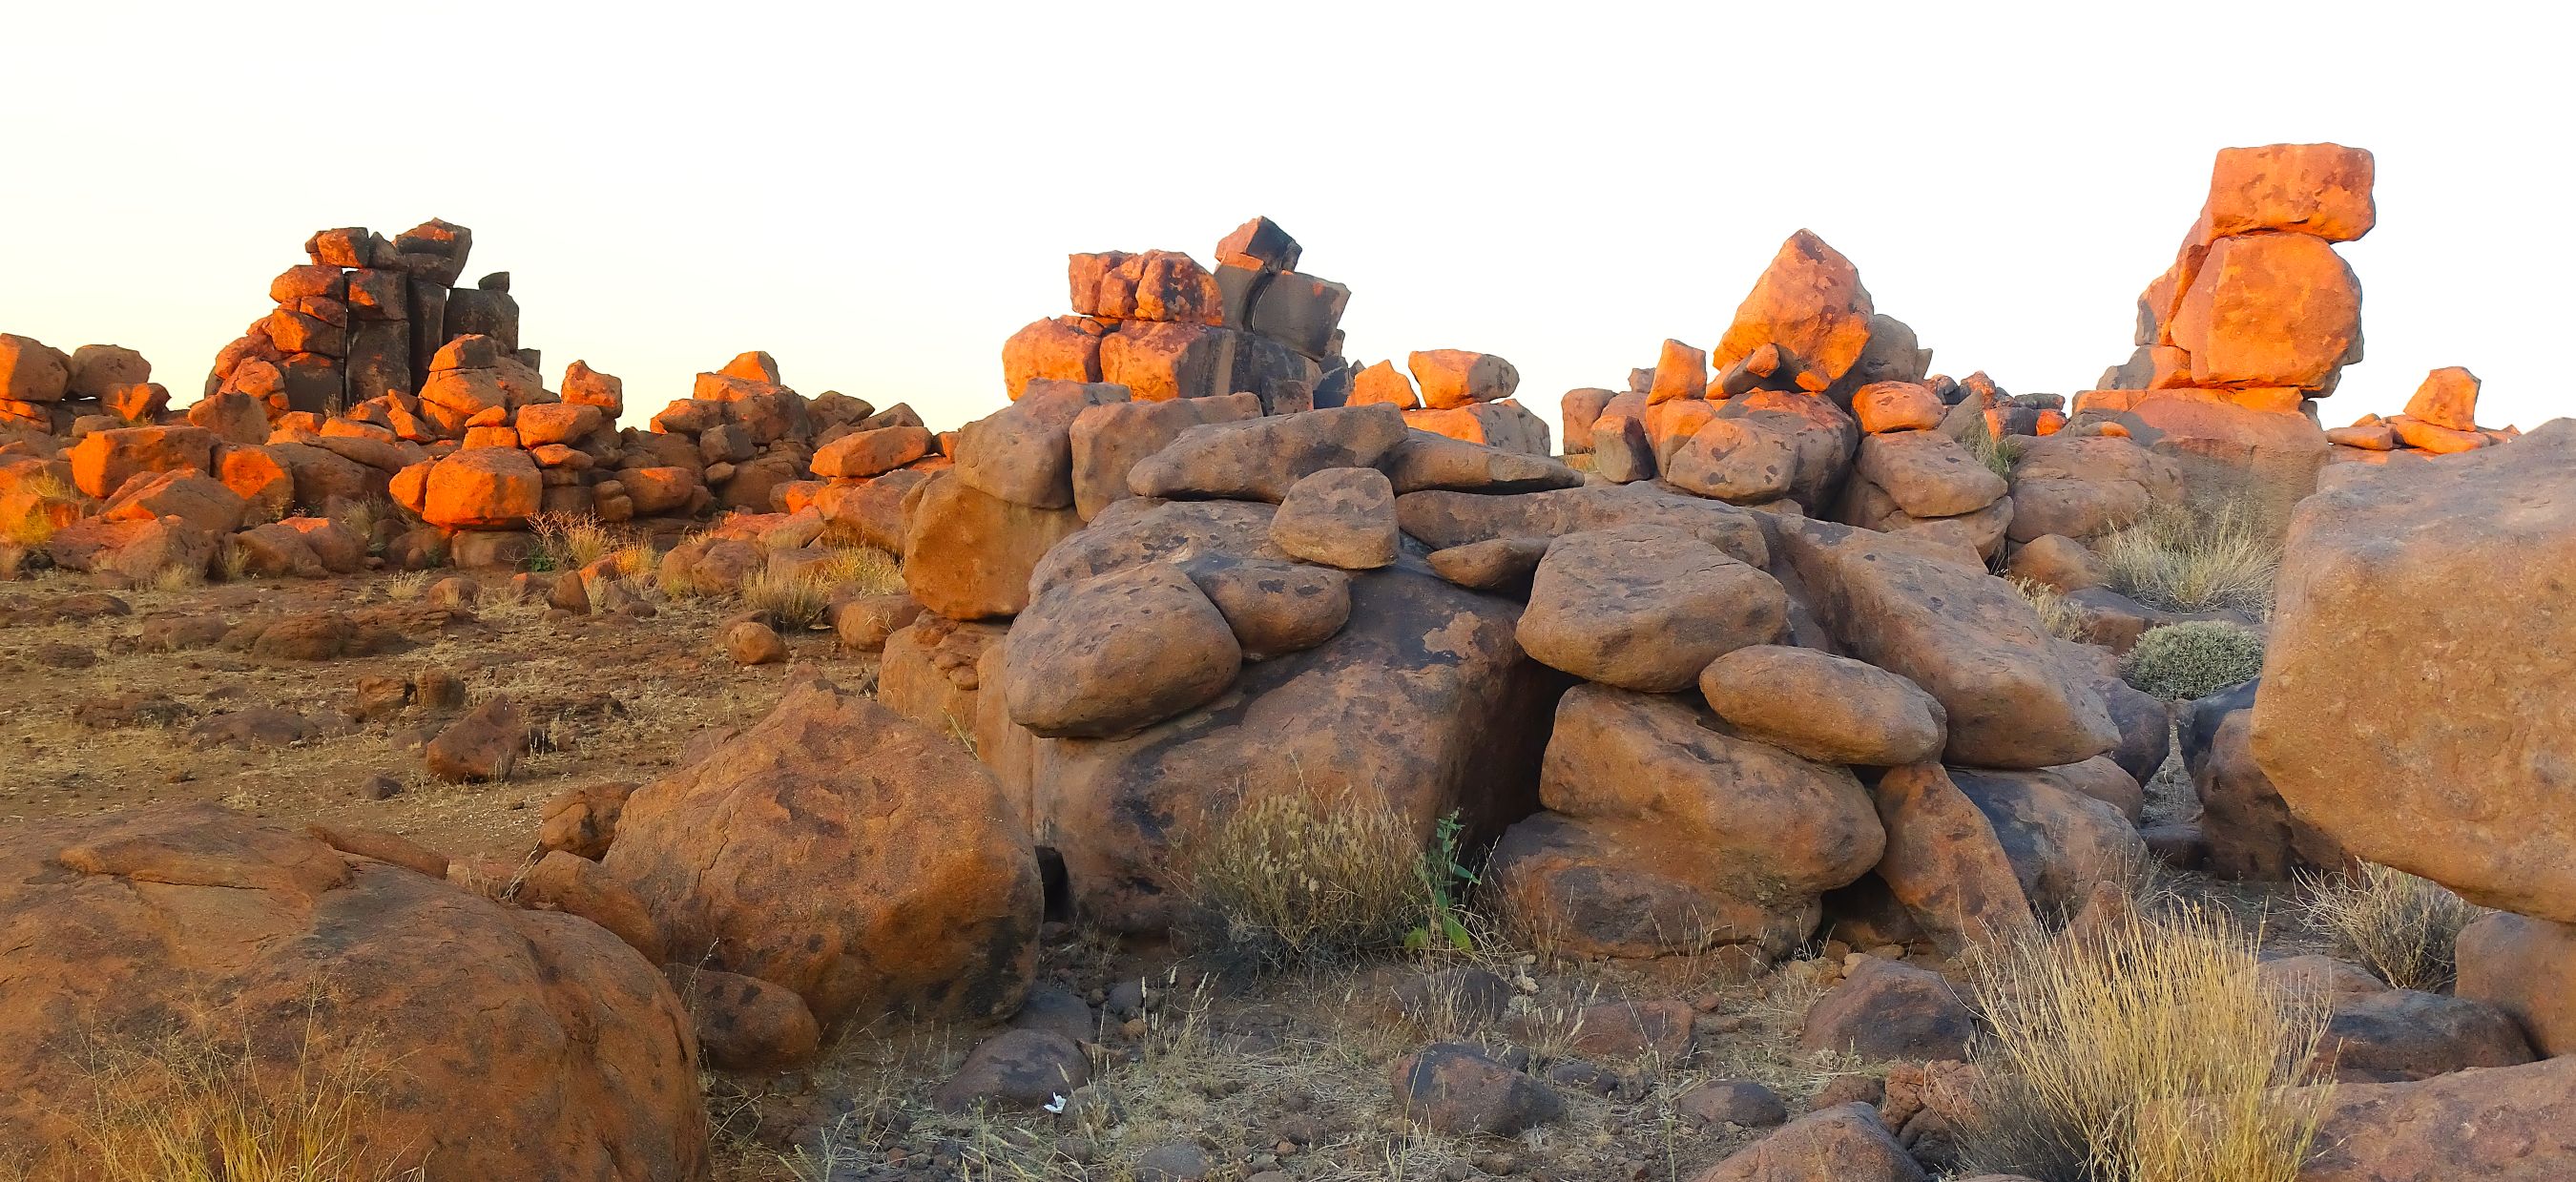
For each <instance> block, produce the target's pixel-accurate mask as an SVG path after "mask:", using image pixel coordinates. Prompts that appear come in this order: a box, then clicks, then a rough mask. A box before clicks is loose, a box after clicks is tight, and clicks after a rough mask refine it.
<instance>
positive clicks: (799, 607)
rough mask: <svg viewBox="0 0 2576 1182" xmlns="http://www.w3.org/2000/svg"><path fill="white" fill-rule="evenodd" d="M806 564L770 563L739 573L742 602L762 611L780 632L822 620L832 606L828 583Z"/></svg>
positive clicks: (795, 629)
mask: <svg viewBox="0 0 2576 1182" xmlns="http://www.w3.org/2000/svg"><path fill="white" fill-rule="evenodd" d="M817 565H820V564H808V565H805V566H799V567H795V568H793V569H781V568H780V567H779V566H778V565H775V564H773V565H770V566H765V567H762V568H761V569H759V570H756V571H753V572H751V573H750V574H748V575H745V576H743V580H742V589H741V594H742V604H743V606H744V607H748V608H751V609H753V610H755V611H759V612H761V613H764V614H766V615H767V616H768V617H769V620H770V622H771V623H772V624H775V625H776V626H777V627H778V630H779V631H781V632H799V631H803V630H805V629H807V628H811V627H813V626H814V625H815V624H816V623H817V622H819V621H820V620H822V618H823V613H824V612H825V611H827V610H829V609H830V608H831V606H832V585H831V584H830V583H829V582H827V581H825V579H824V578H823V577H822V572H820V571H818V570H815V569H814V567H815V566H817Z"/></svg>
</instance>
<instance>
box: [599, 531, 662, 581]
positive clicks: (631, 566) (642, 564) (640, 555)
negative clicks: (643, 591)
mask: <svg viewBox="0 0 2576 1182" xmlns="http://www.w3.org/2000/svg"><path fill="white" fill-rule="evenodd" d="M608 557H609V558H610V559H612V560H614V561H615V563H616V564H617V577H619V578H621V579H627V580H630V581H645V580H649V579H650V577H651V576H652V574H653V571H654V568H655V567H657V566H659V565H661V561H662V556H661V555H660V554H657V553H655V552H654V551H653V543H651V542H649V541H646V540H644V539H642V538H638V539H636V540H634V541H631V542H628V543H626V544H625V545H622V546H619V547H618V548H616V549H614V550H611V551H609V552H608Z"/></svg>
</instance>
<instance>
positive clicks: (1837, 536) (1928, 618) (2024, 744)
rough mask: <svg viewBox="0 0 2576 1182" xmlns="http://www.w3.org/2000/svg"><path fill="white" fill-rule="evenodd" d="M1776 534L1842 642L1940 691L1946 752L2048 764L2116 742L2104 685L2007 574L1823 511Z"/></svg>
mask: <svg viewBox="0 0 2576 1182" xmlns="http://www.w3.org/2000/svg"><path fill="white" fill-rule="evenodd" d="M1780 544H1781V546H1782V548H1783V549H1784V550H1786V551H1787V557H1788V559H1789V562H1790V564H1791V565H1792V567H1794V569H1795V570H1796V571H1797V574H1798V578H1799V580H1800V581H1801V582H1802V583H1804V584H1805V587H1806V591H1807V599H1808V604H1809V606H1810V607H1812V608H1813V609H1814V610H1815V613H1816V617H1817V619H1818V620H1819V621H1820V622H1822V623H1823V625H1824V626H1825V628H1826V629H1827V630H1828V631H1830V632H1831V633H1833V635H1834V638H1835V639H1836V640H1837V641H1839V642H1841V644H1842V645H1843V647H1844V649H1845V650H1846V651H1848V652H1850V653H1851V654H1852V655H1853V656H1855V657H1858V658H1860V659H1862V660H1865V661H1867V662H1869V663H1870V664H1872V665H1876V666H1878V667H1879V668H1881V669H1886V670H1888V671H1890V672H1893V673H1897V674H1900V675H1902V676H1904V677H1905V678H1906V679H1908V680H1910V681H1912V682H1913V683H1914V684H1915V685H1917V686H1920V687H1922V689H1923V691H1924V692H1926V693H1929V694H1931V695H1932V697H1933V698H1934V699H1936V700H1938V701H1939V702H1940V703H1941V708H1942V710H1943V711H1944V712H1945V713H1946V714H1947V715H1948V721H1949V729H1950V737H1949V745H1948V746H1947V748H1945V750H1946V752H1947V756H1948V758H1949V760H1950V761H1951V762H1954V763H1967V764H1974V765H1977V766H1982V767H2051V766H2054V765H2057V764H2063V763H2075V762H2078V761H2080V760H2085V759H2090V758H2092V757H2094V756H2096V755H2100V754H2102V753H2104V752H2107V751H2110V750H2111V749H2112V748H2114V747H2115V746H2117V745H2118V744H2119V741H2120V732H2119V730H2118V728H2116V727H2115V726H2114V725H2113V724H2112V722H2111V717H2110V713H2109V710H2108V708H2107V707H2106V706H2105V705H2104V703H2103V701H2102V695H2101V694H2100V693H2098V692H2096V691H2095V690H2094V689H2093V687H2092V686H2091V685H2090V684H2088V683H2087V682H2086V681H2085V680H2084V679H2082V678H2079V677H2077V676H2075V675H2074V674H2073V672H2072V671H2071V670H2070V669H2069V668H2068V666H2067V665H2066V663H2065V662H2064V661H2063V660H2061V659H2060V657H2059V654H2058V651H2057V647H2056V643H2055V641H2054V640H2053V639H2052V638H2051V637H2050V636H2049V634H2048V632H2047V630H2046V629H2044V628H2043V627H2041V625H2040V622H2039V616H2038V614H2037V613H2036V612H2034V611H2032V610H2031V607H2030V605H2029V604H2028V603H2026V602H2024V601H2023V600H2022V599H2021V597H2020V596H2018V595H2016V594H2014V593H2013V591H2012V589H2011V588H2010V587H2008V586H2006V585H2005V584H2004V582H2003V580H2001V579H1997V578H1994V577H1993V576H1991V575H1987V574H1985V573H1983V572H1982V571H1976V570H1970V569H1965V568H1962V567H1959V566H1956V565H1953V564H1950V563H1946V562H1941V561H1937V560H1934V559H1930V558H1926V557H1923V556H1920V555H1918V554H1915V553H1912V552H1910V551H1909V550H1907V549H1905V548H1904V547H1903V546H1902V545H1900V544H1895V543H1891V542H1889V541H1887V540H1885V539H1883V538H1881V537H1879V536H1878V535H1876V534H1873V533H1870V532H1868V531H1866V530H1856V529H1851V528H1849V527H1845V526H1839V525H1833V524H1830V523H1826V522H1815V521H1799V522H1784V523H1783V527H1782V529H1781V530H1780Z"/></svg>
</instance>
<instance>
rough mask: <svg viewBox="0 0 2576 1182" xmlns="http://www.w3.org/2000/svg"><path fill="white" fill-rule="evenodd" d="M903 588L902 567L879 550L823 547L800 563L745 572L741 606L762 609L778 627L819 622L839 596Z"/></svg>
mask: <svg viewBox="0 0 2576 1182" xmlns="http://www.w3.org/2000/svg"><path fill="white" fill-rule="evenodd" d="M902 589H903V568H902V567H901V566H900V565H898V564H897V563H896V562H895V560H894V559H893V558H892V557H891V556H889V555H887V554H886V553H885V552H884V551H882V550H875V549H871V548H868V547H865V546H858V547H852V548H849V549H836V550H831V551H829V552H828V553H827V554H826V556H825V557H822V558H818V559H814V560H811V561H806V562H797V563H786V562H772V563H771V564H769V565H768V566H766V567H764V568H762V569H760V570H757V571H754V572H752V573H751V574H750V575H748V576H745V577H744V579H743V581H742V586H741V588H740V590H739V594H740V595H741V596H742V602H743V606H745V607H749V608H754V609H756V610H759V611H762V612H765V613H767V614H768V615H769V618H770V619H771V620H772V621H774V622H776V624H777V625H778V627H780V628H781V629H800V630H801V629H804V628H809V627H812V626H813V625H815V624H816V623H819V622H820V621H821V620H822V619H823V616H824V615H825V613H827V612H829V611H830V610H831V609H832V605H833V604H834V603H836V602H838V601H839V600H840V599H842V598H843V597H845V596H851V595H883V594H886V593H888V592H892V591H900V590H902Z"/></svg>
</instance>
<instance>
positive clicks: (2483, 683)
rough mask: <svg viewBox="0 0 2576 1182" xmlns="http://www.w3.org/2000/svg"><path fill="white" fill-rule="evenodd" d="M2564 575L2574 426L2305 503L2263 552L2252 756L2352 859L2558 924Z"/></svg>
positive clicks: (2567, 815)
mask: <svg viewBox="0 0 2576 1182" xmlns="http://www.w3.org/2000/svg"><path fill="white" fill-rule="evenodd" d="M2571 583H2576V422H2570V421H2566V420H2558V421H2553V422H2550V423H2548V424H2545V425H2543V426H2541V427H2539V428H2537V429H2535V430H2534V431H2532V432H2531V433H2530V434H2528V435H2525V436H2523V437H2522V438H2521V439H2519V440H2517V441H2515V442H2513V443H2509V444H2506V445H2504V446H2501V447H2491V448H2485V449H2481V450H2479V451H2477V452H2473V453H2470V454H2468V455H2463V456H2455V457H2451V458H2447V459H2444V460H2441V461H2439V462H2438V463H2434V464H2430V465H2427V466H2425V467H2422V468H2418V469H2413V470H2410V471H2406V472H2402V473H2401V472H2393V471H2388V470H2379V471H2374V472H2371V473H2369V474H2368V475H2366V476H2364V477H2362V478H2360V479H2356V480H2351V481H2346V482H2342V483H2340V484H2338V486H2337V487H2335V488H2333V489H2330V490H2327V491H2324V492H2320V493H2318V494H2317V495H2315V496H2313V497H2310V498H2308V499H2307V500H2306V501H2305V502H2303V503H2302V504H2301V505H2300V506H2299V510H2298V514H2297V516H2296V517H2295V518H2294V519H2293V520H2292V523H2291V526H2290V535H2289V540H2288V548H2287V553H2286V555H2285V557H2284V559H2283V561H2282V566H2281V575H2280V580H2279V584H2278V603H2277V606H2276V607H2275V608H2274V611H2273V617H2272V632H2271V640H2270V644H2269V646H2268V647H2267V649H2266V652H2265V655H2264V665H2263V681H2262V689H2261V691H2260V692H2259V694H2258V695H2257V696H2256V698H2255V702H2254V718H2253V734H2252V742H2253V751H2254V758H2255V761H2256V762H2257V763H2258V764H2259V765H2260V766H2261V768H2262V770H2263V771H2264V772H2265V773H2266V774H2267V775H2268V776H2269V777H2270V779H2271V782H2272V784H2273V785H2274V786H2275V787H2276V788H2278V789H2279V791H2280V794H2281V798H2282V799H2283V800H2285V801H2287V802H2288V803H2289V806H2290V808H2291V810H2292V811H2294V812H2295V813H2297V815H2298V816H2299V817H2300V818H2302V819H2303V820H2305V821H2307V822H2308V823H2309V824H2312V825H2315V826H2316V827H2317V828H2318V829H2320V830H2323V831H2324V832H2325V833H2326V835H2327V836H2329V837H2332V838H2333V839H2335V840H2336V841H2337V842H2338V843H2340V844H2341V845H2342V846H2343V847H2344V848H2345V849H2347V850H2350V851H2351V852H2352V853H2353V854H2354V855H2355V856H2357V857H2360V858H2362V859H2365V860H2367V861H2371V862H2377V863H2380V864H2382V865H2386V866H2393V867H2396V868H2397V869H2400V870H2404V871H2407V872H2409V873H2412V874H2417V875H2421V876H2423V877H2425V878H2430V879H2432V880H2434V881H2436V882H2439V883H2441V884H2443V885H2445V886H2448V887H2450V888H2451V889H2452V890H2455V891H2458V892H2459V893H2460V894H2462V895H2463V896H2466V897H2467V898H2468V899H2470V900H2471V901H2473V902H2477V903H2482V904H2485V905H2487V906H2490V907H2496V908H2500V909H2503V910H2507V911H2514V912H2518V913H2521V914H2524V915H2531V916H2536V917H2538V918H2542V919H2549V920H2555V921H2558V922H2561V923H2566V922H2576V858H2570V857H2568V850H2570V849H2571V848H2576V797H2571V795H2570V792H2569V789H2568V782H2569V776H2570V774H2571V773H2569V772H2567V771H2565V770H2563V769H2567V768H2576V693H2571V692H2570V691H2569V688H2568V686H2569V681H2570V678H2571V677H2576V629H2571V628H2569V627H2568V626H2567V624H2566V621H2565V620H2564V619H2563V617H2562V616H2561V613H2560V607H2559V605H2560V604H2561V603H2562V602H2563V600H2564V594H2563V590H2562V589H2563V588H2565V587H2567V586H2568V585H2570V584H2571ZM2357 659H2359V660H2364V661H2366V665H2364V666H2361V667H2360V669H2361V670H2363V671H2365V672H2366V673H2367V675H2357V667H2356V665H2355V661H2356V660H2357ZM2467 785H2474V786H2475V790H2474V791H2470V790H2467V789H2466V788H2465V787H2464V786H2467Z"/></svg>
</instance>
